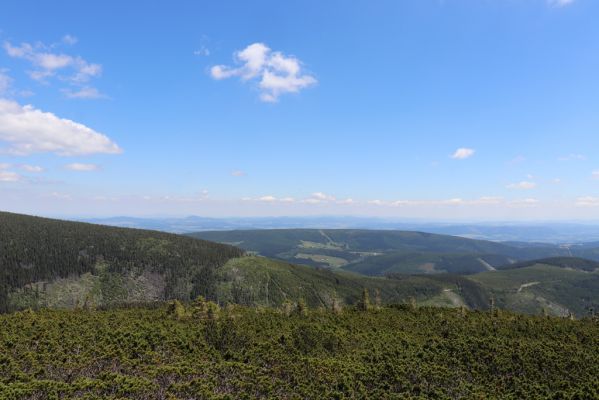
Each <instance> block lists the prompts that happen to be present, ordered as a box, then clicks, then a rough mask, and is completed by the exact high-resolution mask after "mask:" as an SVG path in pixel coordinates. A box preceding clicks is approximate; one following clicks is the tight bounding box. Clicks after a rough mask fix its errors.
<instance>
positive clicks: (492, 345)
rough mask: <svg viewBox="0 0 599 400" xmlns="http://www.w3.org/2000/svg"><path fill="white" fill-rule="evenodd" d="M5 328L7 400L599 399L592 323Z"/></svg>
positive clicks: (424, 313) (249, 314)
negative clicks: (75, 399) (82, 399)
mask: <svg viewBox="0 0 599 400" xmlns="http://www.w3.org/2000/svg"><path fill="white" fill-rule="evenodd" d="M362 310H365V311H362ZM0 326H2V329H1V330H0V398H6V399H58V398H85V399H90V400H94V399H113V400H116V399H262V398H264V399H266V398H268V399H274V398H277V399H342V398H370V399H391V398H394V399H403V398H421V399H461V398H463V399H546V398H551V399H596V398H599V321H597V320H593V319H590V318H587V319H584V320H579V321H572V320H569V319H565V318H545V317H530V316H524V315H516V314H511V313H508V312H501V311H497V310H495V311H493V312H484V313H481V312H469V311H465V310H464V309H439V308H428V307H425V308H413V307H409V306H396V307H389V308H382V309H373V308H372V307H362V308H361V310H360V309H356V308H344V309H336V310H334V311H333V310H324V309H322V310H316V309H306V308H305V307H302V306H301V305H293V306H292V307H290V308H282V309H271V308H260V309H255V308H254V309H251V308H243V307H228V308H226V309H220V310H219V309H218V307H216V306H215V305H214V304H211V303H205V302H201V301H199V302H196V303H194V304H192V305H189V306H183V305H181V304H177V303H173V304H171V305H170V306H168V307H161V308H158V309H119V310H109V311H87V312H82V311H40V312H31V311H28V312H27V311H26V312H20V313H13V314H9V315H0Z"/></svg>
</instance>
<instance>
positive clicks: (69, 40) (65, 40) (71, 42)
mask: <svg viewBox="0 0 599 400" xmlns="http://www.w3.org/2000/svg"><path fill="white" fill-rule="evenodd" d="M78 41H79V39H77V38H76V37H75V36H72V35H64V36H63V37H62V42H63V43H65V44H68V45H70V46H72V45H74V44H76V43H77V42H78Z"/></svg>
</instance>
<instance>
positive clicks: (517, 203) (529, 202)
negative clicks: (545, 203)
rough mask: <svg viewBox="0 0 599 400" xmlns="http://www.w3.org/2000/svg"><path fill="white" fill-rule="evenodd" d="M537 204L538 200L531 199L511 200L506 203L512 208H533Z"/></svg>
mask: <svg viewBox="0 0 599 400" xmlns="http://www.w3.org/2000/svg"><path fill="white" fill-rule="evenodd" d="M538 204H539V200H537V199H533V198H527V199H521V200H513V201H511V202H509V203H508V205H509V206H512V207H534V206H536V205H538Z"/></svg>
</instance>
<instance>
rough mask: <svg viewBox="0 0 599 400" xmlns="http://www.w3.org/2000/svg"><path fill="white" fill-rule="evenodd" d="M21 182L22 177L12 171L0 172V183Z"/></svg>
mask: <svg viewBox="0 0 599 400" xmlns="http://www.w3.org/2000/svg"><path fill="white" fill-rule="evenodd" d="M19 180H21V175H19V174H17V173H16V172H12V171H0V182H16V181H19Z"/></svg>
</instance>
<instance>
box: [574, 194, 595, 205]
mask: <svg viewBox="0 0 599 400" xmlns="http://www.w3.org/2000/svg"><path fill="white" fill-rule="evenodd" d="M576 205H577V206H579V207H599V197H592V196H584V197H579V198H578V199H576Z"/></svg>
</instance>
